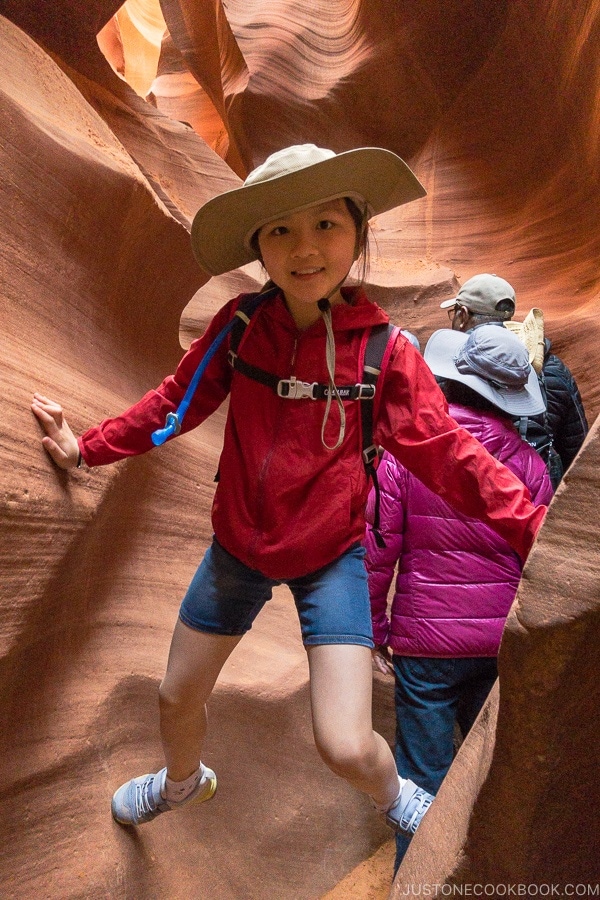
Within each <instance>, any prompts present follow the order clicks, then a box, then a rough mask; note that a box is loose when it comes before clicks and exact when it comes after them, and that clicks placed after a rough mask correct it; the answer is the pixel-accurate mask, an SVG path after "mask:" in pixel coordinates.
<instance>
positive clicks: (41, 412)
mask: <svg viewBox="0 0 600 900" xmlns="http://www.w3.org/2000/svg"><path fill="white" fill-rule="evenodd" d="M31 411H32V412H33V414H34V415H35V416H36V417H37V418H38V419H39V421H40V422H41V424H42V427H43V429H44V431H45V432H46V434H45V436H44V437H43V438H42V444H43V446H44V449H45V450H47V451H48V453H49V454H50V456H51V457H52V459H53V460H54V462H55V463H56V465H57V466H59V468H61V469H74V468H75V467H76V466H77V463H78V462H79V444H78V443H77V438H76V437H75V435H74V434H73V432H72V431H71V429H70V428H69V426H68V424H67V420H66V419H65V417H64V415H63V411H62V407H61V406H59V404H58V403H56V402H55V401H54V400H49V399H48V397H44V396H43V394H34V395H33V402H32V404H31Z"/></svg>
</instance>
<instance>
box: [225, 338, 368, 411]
mask: <svg viewBox="0 0 600 900" xmlns="http://www.w3.org/2000/svg"><path fill="white" fill-rule="evenodd" d="M228 360H229V364H230V366H231V367H232V368H233V369H235V370H236V371H237V372H241V373H242V375H245V376H246V377H247V378H252V379H253V380H254V381H258V382H260V384H264V385H265V386H266V387H268V388H271V390H272V391H274V392H275V393H276V394H277V396H278V397H283V398H284V399H286V400H327V398H328V397H329V394H330V388H329V385H328V384H321V383H319V382H318V381H313V382H310V381H300V380H299V379H298V378H296V376H295V375H291V376H290V377H289V378H278V377H277V375H273V373H272V372H266V371H265V370H264V369H261V368H260V367H259V366H253V365H252V364H251V363H247V362H246V361H245V360H243V359H241V358H240V357H239V356H238V355H237V353H235V352H234V351H233V350H230V351H229V354H228ZM336 388H337V392H338V394H339V396H340V397H341V399H342V400H372V399H373V397H374V396H375V385H374V384H344V385H336Z"/></svg>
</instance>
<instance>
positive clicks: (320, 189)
mask: <svg viewBox="0 0 600 900" xmlns="http://www.w3.org/2000/svg"><path fill="white" fill-rule="evenodd" d="M425 194H426V191H425V188H424V187H423V185H422V184H421V183H420V182H419V180H418V179H417V178H416V176H415V175H414V174H413V172H412V171H411V169H410V168H409V167H408V166H407V165H406V163H405V162H404V161H403V160H402V159H400V157H399V156H397V155H396V154H395V153H392V152H391V151H390V150H384V149H382V148H380V147H361V148H359V149H356V150H347V151H345V152H344V153H334V152H333V150H326V149H324V148H322V147H316V146H315V145H314V144H300V145H297V146H293V147H286V148H285V149H284V150H278V151H277V152H276V153H272V154H271V156H269V157H267V159H266V160H265V162H264V163H263V164H262V165H260V166H258V168H256V169H254V170H253V171H252V172H251V173H250V174H249V175H248V177H247V178H246V180H245V182H244V183H243V185H242V186H241V187H239V188H235V189H234V190H232V191H226V192H225V193H224V194H219V195H218V196H216V197H213V199H212V200H209V201H208V203H205V204H204V206H201V207H200V209H199V210H198V212H197V213H196V215H195V216H194V221H193V223H192V249H193V251H194V254H195V256H196V259H197V260H198V262H199V264H200V265H201V266H202V268H203V269H204V270H205V271H206V272H209V273H210V274H211V275H221V274H222V273H223V272H229V271H230V270H231V269H237V268H238V267H239V266H243V265H245V264H246V263H249V262H253V261H254V260H255V259H257V254H256V251H255V249H254V248H253V247H252V246H251V245H250V240H251V238H252V236H253V235H254V234H255V232H256V231H257V229H258V228H260V227H261V226H262V225H264V224H265V223H266V222H269V221H271V220H272V219H276V218H278V217H279V216H284V215H290V214H291V213H295V212H300V211H301V210H303V209H307V208H308V207H309V206H312V205H313V204H315V203H325V202H327V201H328V200H334V199H337V198H339V197H350V198H351V199H353V200H354V201H356V202H357V203H358V205H359V207H360V208H365V210H366V215H367V218H371V216H375V215H378V214H379V213H383V212H387V211H388V210H390V209H393V208H394V207H396V206H401V205H402V204H403V203H408V202H409V201H411V200H417V199H418V198H419V197H424V196H425Z"/></svg>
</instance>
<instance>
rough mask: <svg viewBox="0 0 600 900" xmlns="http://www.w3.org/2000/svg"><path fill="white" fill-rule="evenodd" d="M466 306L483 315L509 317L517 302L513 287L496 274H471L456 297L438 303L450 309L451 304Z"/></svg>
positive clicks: (443, 307)
mask: <svg viewBox="0 0 600 900" xmlns="http://www.w3.org/2000/svg"><path fill="white" fill-rule="evenodd" d="M503 300H504V301H509V302H508V303H503V304H502V307H503V308H502V309H499V308H498V305H499V304H500V303H502V301H503ZM457 303H460V305H461V306H466V307H467V309H468V310H470V311H471V312H473V313H480V314H481V315H484V316H493V315H499V316H501V317H502V318H503V319H510V317H511V316H512V315H513V313H514V311H515V307H516V303H517V298H516V296H515V291H514V288H513V287H512V286H511V285H510V284H509V283H508V281H505V280H504V278H499V277H498V275H488V274H487V273H484V274H483V275H473V277H472V278H469V280H468V281H465V283H464V284H463V286H462V287H461V289H460V291H459V292H458V294H457V295H456V297H452V299H451V300H444V302H443V303H440V307H441V309H450V307H451V306H456V304H457Z"/></svg>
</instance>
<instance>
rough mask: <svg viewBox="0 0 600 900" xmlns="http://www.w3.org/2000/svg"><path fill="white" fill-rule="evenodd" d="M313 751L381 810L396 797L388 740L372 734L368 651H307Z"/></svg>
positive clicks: (333, 647)
mask: <svg viewBox="0 0 600 900" xmlns="http://www.w3.org/2000/svg"><path fill="white" fill-rule="evenodd" d="M307 651H308V663H309V670H310V698H311V707H312V717H313V731H314V735H315V743H316V745H317V749H318V751H319V753H320V755H321V757H322V759H323V760H324V762H325V763H326V764H327V765H328V766H329V768H330V769H331V770H332V771H333V772H335V773H336V775H340V776H341V777H342V778H345V779H346V780H347V781H349V782H350V784H352V785H353V786H354V787H356V788H358V789H359V790H361V791H364V792H365V793H366V794H369V795H370V796H371V797H372V798H373V800H374V801H375V803H376V804H377V805H378V806H381V807H388V806H390V805H391V804H392V803H393V802H394V800H395V799H396V797H397V796H398V773H397V771H396V764H395V762H394V757H393V754H392V751H391V750H390V748H389V746H388V744H387V741H385V740H384V739H383V738H382V737H381V735H380V734H377V733H376V732H375V731H373V722H372V679H373V671H372V664H371V651H370V650H369V649H368V648H367V647H361V646H359V645H357V644H321V645H319V646H317V647H308V648H307Z"/></svg>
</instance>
